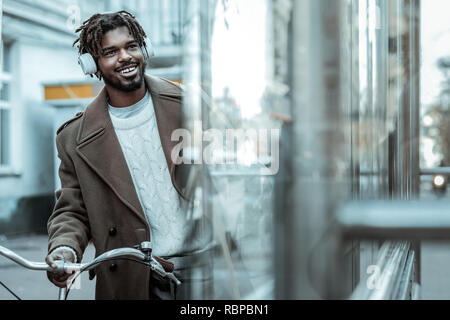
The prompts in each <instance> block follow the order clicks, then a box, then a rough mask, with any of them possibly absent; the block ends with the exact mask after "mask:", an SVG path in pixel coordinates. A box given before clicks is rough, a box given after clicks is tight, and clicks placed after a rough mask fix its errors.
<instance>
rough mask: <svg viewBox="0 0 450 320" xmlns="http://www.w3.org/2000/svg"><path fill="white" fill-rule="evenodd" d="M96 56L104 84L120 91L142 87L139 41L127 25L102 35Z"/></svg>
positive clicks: (142, 71)
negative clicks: (97, 55)
mask: <svg viewBox="0 0 450 320" xmlns="http://www.w3.org/2000/svg"><path fill="white" fill-rule="evenodd" d="M101 47H102V50H101V52H100V55H99V57H98V61H97V63H98V68H99V72H100V73H101V75H102V76H103V79H104V80H105V84H108V85H110V86H112V87H113V88H116V89H118V90H122V91H127V92H130V91H134V90H137V89H139V88H141V87H142V84H143V81H144V71H145V62H144V57H143V55H142V51H141V49H140V47H139V43H138V42H137V41H136V40H135V39H134V37H133V36H132V35H131V33H130V32H129V31H128V28H127V27H119V28H116V29H114V30H110V31H108V32H106V33H105V34H104V35H103V39H102V46H101Z"/></svg>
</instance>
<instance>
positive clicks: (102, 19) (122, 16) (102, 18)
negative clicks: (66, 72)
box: [73, 10, 146, 58]
mask: <svg viewBox="0 0 450 320" xmlns="http://www.w3.org/2000/svg"><path fill="white" fill-rule="evenodd" d="M118 27H127V28H128V30H129V31H130V33H131V34H132V35H133V37H134V39H135V40H136V41H137V42H138V43H139V46H142V45H144V39H145V37H146V34H145V31H144V29H142V27H141V25H140V24H139V22H137V20H136V17H135V16H134V15H132V14H131V13H129V12H127V11H125V10H122V11H118V12H115V13H106V14H99V13H97V14H94V15H93V16H92V17H90V18H89V19H87V20H86V21H84V22H83V24H82V25H81V26H80V27H79V28H78V29H77V30H75V32H80V31H81V33H80V36H79V38H78V39H76V40H75V41H74V43H73V46H75V44H76V43H77V42H79V45H78V52H79V53H80V54H83V53H90V54H91V55H92V56H93V57H94V58H98V56H99V55H100V53H101V44H102V39H103V35H104V34H105V33H107V32H108V31H110V30H113V29H116V28H118Z"/></svg>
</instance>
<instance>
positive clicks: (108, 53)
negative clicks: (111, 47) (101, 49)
mask: <svg viewBox="0 0 450 320" xmlns="http://www.w3.org/2000/svg"><path fill="white" fill-rule="evenodd" d="M114 53H115V51H107V52H105V56H107V57H111V56H113V55H114Z"/></svg>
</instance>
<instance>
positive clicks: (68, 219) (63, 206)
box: [47, 136, 91, 261]
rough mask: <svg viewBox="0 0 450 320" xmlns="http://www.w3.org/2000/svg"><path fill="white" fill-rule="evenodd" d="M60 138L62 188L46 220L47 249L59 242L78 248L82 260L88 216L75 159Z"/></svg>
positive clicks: (54, 246)
mask: <svg viewBox="0 0 450 320" xmlns="http://www.w3.org/2000/svg"><path fill="white" fill-rule="evenodd" d="M58 138H59V136H57V138H56V147H57V149H58V157H59V158H60V159H61V164H60V166H59V178H60V180H61V188H60V189H58V190H56V204H55V208H54V210H53V213H52V214H51V216H50V218H49V220H48V223H47V230H48V235H49V242H48V252H51V251H53V250H54V249H55V248H57V247H60V246H68V247H71V248H73V249H74V250H75V252H76V253H77V256H78V259H79V261H81V259H82V256H83V252H84V250H85V249H86V246H87V245H88V242H89V239H90V237H91V236H90V227H89V219H88V216H87V211H86V207H85V204H84V201H83V196H82V194H81V189H80V184H79V181H78V177H77V175H76V172H75V168H74V165H73V162H72V160H71V158H70V156H69V155H68V153H67V152H66V151H65V150H64V148H63V147H62V145H61V142H60V141H59V140H60V139H58Z"/></svg>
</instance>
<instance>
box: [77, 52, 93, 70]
mask: <svg viewBox="0 0 450 320" xmlns="http://www.w3.org/2000/svg"><path fill="white" fill-rule="evenodd" d="M78 64H79V65H80V66H81V70H83V72H84V74H95V73H96V72H97V64H96V63H95V60H94V57H93V56H92V55H91V54H89V53H83V54H82V55H80V56H79V57H78Z"/></svg>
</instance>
